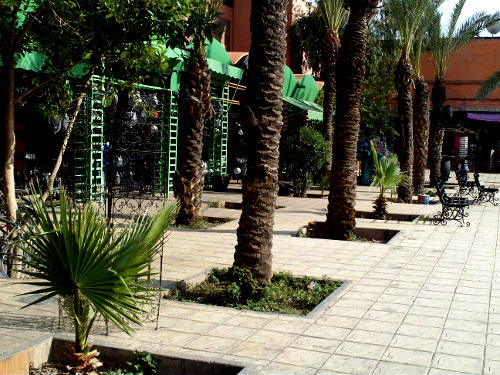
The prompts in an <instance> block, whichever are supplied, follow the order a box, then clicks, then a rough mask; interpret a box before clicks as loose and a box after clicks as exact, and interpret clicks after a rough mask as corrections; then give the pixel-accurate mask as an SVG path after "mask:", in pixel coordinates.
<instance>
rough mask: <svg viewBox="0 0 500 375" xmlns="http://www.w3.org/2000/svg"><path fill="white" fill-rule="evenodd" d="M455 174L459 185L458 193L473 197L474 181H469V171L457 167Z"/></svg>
mask: <svg viewBox="0 0 500 375" xmlns="http://www.w3.org/2000/svg"><path fill="white" fill-rule="evenodd" d="M455 174H456V177H457V182H458V186H459V189H458V194H459V195H470V196H471V197H475V190H476V183H475V182H474V181H469V173H468V172H467V171H466V170H465V169H461V170H458V169H457V170H455Z"/></svg>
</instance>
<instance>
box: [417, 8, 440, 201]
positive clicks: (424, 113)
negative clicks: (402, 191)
mask: <svg viewBox="0 0 500 375" xmlns="http://www.w3.org/2000/svg"><path fill="white" fill-rule="evenodd" d="M442 3H443V0H431V1H430V4H429V7H427V12H426V14H425V15H424V17H423V19H422V22H421V23H420V27H419V29H418V30H417V36H416V38H415V43H414V44H413V50H412V54H411V60H412V62H413V71H414V73H415V76H414V80H415V89H414V94H413V95H414V99H413V142H414V159H413V190H414V191H415V192H416V193H417V194H419V193H421V192H423V191H424V183H425V167H426V165H427V151H428V146H429V126H430V117H429V116H430V96H429V85H428V84H427V82H426V81H425V78H424V77H423V75H422V72H421V70H420V63H421V58H422V52H423V50H424V49H425V48H427V47H428V43H429V35H428V30H429V28H430V27H431V24H432V22H434V20H435V18H434V17H435V14H436V10H437V8H438V7H439V6H440V5H441V4H442Z"/></svg>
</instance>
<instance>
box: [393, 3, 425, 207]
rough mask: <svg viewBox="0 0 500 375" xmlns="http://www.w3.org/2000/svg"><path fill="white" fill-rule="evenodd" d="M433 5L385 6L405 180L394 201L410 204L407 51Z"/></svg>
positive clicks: (410, 80)
mask: <svg viewBox="0 0 500 375" xmlns="http://www.w3.org/2000/svg"><path fill="white" fill-rule="evenodd" d="M431 5H434V4H433V2H432V1H430V0H387V2H386V4H385V6H386V10H387V13H388V15H389V17H390V20H391V23H392V26H393V28H394V30H395V31H396V33H397V36H398V37H397V41H398V44H399V49H400V51H401V56H400V59H399V62H398V65H397V67H396V70H395V76H394V80H395V81H394V82H395V85H396V90H397V100H398V122H399V153H398V154H399V160H400V162H401V168H402V169H403V170H404V171H405V173H406V175H407V176H408V178H407V180H406V181H404V183H402V184H401V185H400V186H399V187H398V198H399V199H400V200H401V201H403V202H406V203H411V199H412V195H413V186H412V178H413V157H414V155H413V153H414V144H413V103H412V93H411V90H412V86H413V66H412V61H411V59H410V55H411V51H412V49H413V46H414V43H415V42H416V41H417V38H418V37H420V35H419V30H420V29H421V24H422V22H424V16H425V15H426V14H427V9H428V8H429V7H430V6H431Z"/></svg>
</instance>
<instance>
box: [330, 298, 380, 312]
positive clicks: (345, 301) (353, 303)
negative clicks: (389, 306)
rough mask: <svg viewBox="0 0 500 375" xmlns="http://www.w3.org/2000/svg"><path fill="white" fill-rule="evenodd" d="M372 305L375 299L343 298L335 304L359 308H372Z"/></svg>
mask: <svg viewBox="0 0 500 375" xmlns="http://www.w3.org/2000/svg"><path fill="white" fill-rule="evenodd" d="M371 305H373V301H365V300H359V299H349V298H342V299H341V300H340V301H338V302H336V303H335V306H340V307H350V308H358V309H368V308H370V306H371Z"/></svg>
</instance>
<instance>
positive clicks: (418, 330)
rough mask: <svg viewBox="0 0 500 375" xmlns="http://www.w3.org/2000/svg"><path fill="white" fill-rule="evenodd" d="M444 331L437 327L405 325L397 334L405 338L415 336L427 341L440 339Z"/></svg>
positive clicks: (402, 325)
mask: <svg viewBox="0 0 500 375" xmlns="http://www.w3.org/2000/svg"><path fill="white" fill-rule="evenodd" d="M441 332H442V329H441V328H436V327H426V326H424V327H422V326H417V325H413V324H406V323H403V324H401V326H400V327H399V329H398V331H397V334H398V335H404V336H415V337H422V338H427V339H438V338H439V337H440V335H441Z"/></svg>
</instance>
